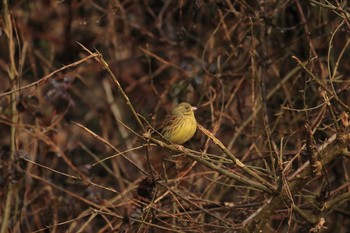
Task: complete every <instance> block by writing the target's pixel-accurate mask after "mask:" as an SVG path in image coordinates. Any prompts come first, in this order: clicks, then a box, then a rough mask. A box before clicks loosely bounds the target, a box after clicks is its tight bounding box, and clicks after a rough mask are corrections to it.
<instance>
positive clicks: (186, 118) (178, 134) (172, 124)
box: [157, 102, 197, 145]
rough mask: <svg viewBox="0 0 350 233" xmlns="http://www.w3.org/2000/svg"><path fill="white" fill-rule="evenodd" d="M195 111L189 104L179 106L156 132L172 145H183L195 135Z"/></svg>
mask: <svg viewBox="0 0 350 233" xmlns="http://www.w3.org/2000/svg"><path fill="white" fill-rule="evenodd" d="M196 109H197V108H196V107H193V106H191V105H190V104H189V103H185V102H183V103H181V104H179V105H178V106H177V107H176V108H175V109H174V110H173V111H172V113H171V114H169V115H168V116H167V117H166V118H165V119H164V121H163V122H162V123H161V124H160V125H159V126H158V127H157V130H158V131H159V132H160V133H161V134H162V135H163V136H164V137H165V138H166V139H168V140H169V141H171V142H172V143H176V144H179V145H181V144H184V143H185V142H187V141H188V140H190V139H191V138H192V137H193V135H194V134H195V133H196V130H197V121H196V118H195V116H194V112H193V111H194V110H196Z"/></svg>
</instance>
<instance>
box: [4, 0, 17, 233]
mask: <svg viewBox="0 0 350 233" xmlns="http://www.w3.org/2000/svg"><path fill="white" fill-rule="evenodd" d="M3 9H4V23H5V25H4V32H5V34H6V36H7V39H8V45H9V61H10V62H9V68H8V70H7V73H8V76H9V78H10V81H11V83H12V87H11V88H12V90H15V89H17V85H16V83H17V82H16V78H17V77H18V72H17V69H16V63H15V37H14V36H13V24H12V18H11V14H10V11H9V6H8V0H3ZM17 95H18V93H17V92H13V93H12V94H11V96H10V97H11V121H12V124H11V132H10V136H11V145H10V147H11V148H10V159H9V161H8V169H11V167H12V166H13V163H14V160H15V155H16V151H17V148H16V146H17V144H16V125H17V122H18V114H17V110H16V100H17ZM14 195H15V186H14V184H13V183H12V182H11V180H10V181H9V183H8V186H7V193H6V200H5V205H4V213H3V216H2V221H1V228H0V233H5V232H8V229H9V221H10V217H11V210H12V209H13V208H12V205H13V197H14Z"/></svg>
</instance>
